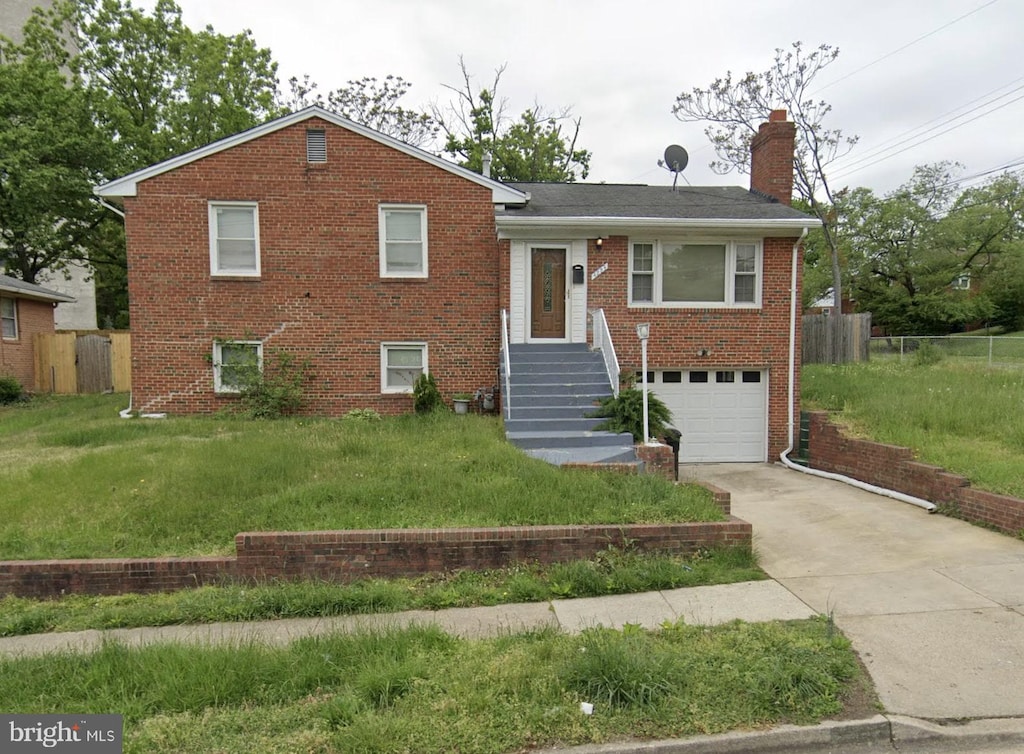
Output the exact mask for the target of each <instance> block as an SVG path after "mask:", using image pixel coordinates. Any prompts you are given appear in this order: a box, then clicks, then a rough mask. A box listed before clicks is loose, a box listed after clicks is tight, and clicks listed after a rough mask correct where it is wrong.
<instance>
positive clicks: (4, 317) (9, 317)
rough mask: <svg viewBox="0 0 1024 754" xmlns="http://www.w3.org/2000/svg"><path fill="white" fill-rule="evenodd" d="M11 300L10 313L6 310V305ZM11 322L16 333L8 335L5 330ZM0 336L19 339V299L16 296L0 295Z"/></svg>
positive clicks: (6, 338)
mask: <svg viewBox="0 0 1024 754" xmlns="http://www.w3.org/2000/svg"><path fill="white" fill-rule="evenodd" d="M8 301H9V302H10V306H11V309H10V313H9V314H8V313H7V312H5V311H4V306H5V305H6V304H7V302H8ZM8 322H10V323H12V324H13V326H14V334H13V335H8V334H7V333H6V332H5V327H4V326H5V325H6V324H7V323H8ZM0 337H3V339H4V340H17V339H18V300H17V299H15V298H8V297H6V296H3V297H0Z"/></svg>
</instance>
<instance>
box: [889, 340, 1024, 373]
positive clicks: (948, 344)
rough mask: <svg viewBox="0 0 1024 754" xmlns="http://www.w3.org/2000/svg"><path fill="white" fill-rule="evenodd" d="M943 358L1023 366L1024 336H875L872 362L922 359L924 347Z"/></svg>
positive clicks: (979, 363)
mask: <svg viewBox="0 0 1024 754" xmlns="http://www.w3.org/2000/svg"><path fill="white" fill-rule="evenodd" d="M922 348H923V349H926V350H932V351H934V353H936V354H938V356H939V357H940V358H943V359H950V360H955V361H962V362H965V363H970V364H978V365H981V366H991V367H994V366H1011V367H1024V336H1020V335H984V336H979V335H941V336H940V335H935V336H933V335H899V336H892V337H887V338H872V339H871V343H870V345H869V353H870V358H871V360H872V361H874V360H879V361H884V360H886V359H892V360H897V361H901V362H902V361H906V360H908V359H915V358H919V354H918V352H919V351H920V350H921V349H922Z"/></svg>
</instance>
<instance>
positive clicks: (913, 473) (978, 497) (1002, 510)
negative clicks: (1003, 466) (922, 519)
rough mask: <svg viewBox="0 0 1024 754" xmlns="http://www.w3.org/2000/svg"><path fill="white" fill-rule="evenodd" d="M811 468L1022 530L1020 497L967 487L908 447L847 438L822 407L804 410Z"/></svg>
mask: <svg viewBox="0 0 1024 754" xmlns="http://www.w3.org/2000/svg"><path fill="white" fill-rule="evenodd" d="M810 420H811V421H810V437H809V461H810V465H811V468H814V469H821V470H822V471H831V472H834V473H837V474H843V475H845V476H849V477H853V478H854V479H859V480H861V481H862V482H868V483H869V484H875V485H878V486H879V487H885V488H887V489H891V490H896V491H898V492H903V493H905V494H907V495H913V496H914V497H919V498H922V499H924V500H929V501H931V502H933V503H935V504H936V505H939V506H943V507H945V506H949V507H950V508H951V512H953V513H955V515H957V516H960V517H963V518H965V519H967V520H968V521H973V522H975V523H981V524H987V525H989V526H993V527H995V528H996V529H999V530H1000V531H1004V532H1006V533H1008V534H1017V533H1018V532H1020V531H1022V530H1024V500H1020V499H1018V498H1015V497H1010V496H1008V495H999V494H996V493H994V492H986V491H984V490H978V489H974V488H973V487H971V483H970V481H969V480H968V479H966V478H965V477H962V476H960V475H958V474H953V473H950V472H948V471H946V470H945V469H943V468H940V467H939V466H932V465H930V464H927V463H921V462H919V461H915V460H914V453H913V451H911V450H910V448H904V447H900V446H897V445H885V444H883V443H878V442H871V441H870V440H859V439H855V438H851V437H847V436H846V435H844V434H843V432H842V430H840V428H839V427H838V426H836V425H835V424H833V423H832V422H830V421H829V416H828V414H827V413H826V412H824V411H814V412H812V413H811V414H810Z"/></svg>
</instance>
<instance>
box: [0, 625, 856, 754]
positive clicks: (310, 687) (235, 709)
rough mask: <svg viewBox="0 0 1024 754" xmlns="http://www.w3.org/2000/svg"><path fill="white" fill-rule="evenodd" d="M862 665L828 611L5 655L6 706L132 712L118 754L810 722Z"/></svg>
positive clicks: (448, 744) (508, 745) (505, 740)
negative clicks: (586, 710) (712, 623)
mask: <svg viewBox="0 0 1024 754" xmlns="http://www.w3.org/2000/svg"><path fill="white" fill-rule="evenodd" d="M857 674H858V668H857V663H856V660H855V657H854V655H853V652H852V650H851V649H850V646H849V642H848V641H847V640H846V639H844V638H843V637H842V636H840V635H839V634H837V633H835V631H834V630H833V627H832V625H831V624H830V623H829V622H828V621H827V620H826V619H824V618H819V619H812V620H808V621H799V622H792V623H765V624H744V623H740V622H734V623H730V624H726V625H723V626H718V627H713V628H708V627H696V626H687V625H684V624H681V623H679V624H671V625H666V626H664V627H663V628H662V629H661V630H660V631H657V632H647V631H644V630H642V629H639V628H637V627H634V626H626V627H625V629H624V630H623V631H613V630H609V629H600V628H596V629H590V630H587V631H585V632H584V633H583V634H581V635H575V636H570V635H564V634H561V633H560V632H558V631H555V630H541V631H536V632H532V633H525V634H517V635H506V636H502V637H499V638H496V639H489V640H477V641H470V640H463V639H458V638H455V637H452V636H449V635H447V634H445V633H443V632H441V631H440V630H439V629H436V628H433V627H413V628H408V629H402V630H398V629H395V630H390V631H389V630H378V631H376V632H368V633H362V634H347V635H334V636H330V637H318V638H308V639H301V640H298V641H296V642H294V643H293V644H291V645H289V646H288V647H284V648H271V647H268V646H265V645H259V644H250V645H240V646H233V647H203V648H197V647H192V646H188V647H186V646H181V645H173V644H169V645H155V646H150V647H145V648H126V647H124V646H122V645H117V644H108V645H106V646H104V647H103V648H102V649H101V650H99V651H98V652H96V653H94V654H91V655H73V654H69V655H51V656H48V657H45V658H36V659H20V660H7V661H0V698H2V699H4V706H5V711H7V712H21V713H38V714H41V713H58V712H66V711H67V710H75V711H78V712H83V713H100V712H102V713H110V712H117V713H120V714H123V715H124V716H125V728H126V745H125V747H124V751H125V752H126V754H136V753H141V752H145V753H146V754H149V753H151V752H186V751H187V752H189V753H190V754H202V753H203V752H219V753H220V754H234V753H238V754H250V753H251V752H253V751H259V752H261V754H276V753H280V754H285V753H288V754H291V753H292V752H296V751H303V752H323V753H325V754H326V753H327V752H342V751H346V752H348V751H358V752H361V754H385V753H388V752H396V753H397V752H417V754H432V753H433V752H449V751H459V752H462V753H463V754H487V753H493V754H499V753H501V752H512V751H521V750H523V749H524V748H529V747H539V746H553V745H572V744H582V743H591V742H592V743H598V742H607V741H612V740H623V739H626V738H634V737H636V738H664V737H675V736H683V735H690V734H697V733H716V732H721V731H726V730H730V729H734V728H756V727H760V726H765V725H768V724H772V723H778V722H795V723H811V722H815V721H818V720H820V719H822V718H823V717H826V716H831V715H836V714H837V713H839V712H840V711H841V709H842V697H843V694H844V691H845V690H846V689H848V688H850V686H851V685H852V684H853V683H854V682H855V679H856V677H857ZM584 701H586V702H590V703H592V704H593V705H594V710H593V714H592V715H585V714H583V713H582V711H581V709H580V702H584Z"/></svg>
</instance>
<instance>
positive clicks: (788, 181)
mask: <svg viewBox="0 0 1024 754" xmlns="http://www.w3.org/2000/svg"><path fill="white" fill-rule="evenodd" d="M795 140H796V124H795V123H793V122H791V121H787V120H786V111H785V110H773V111H772V113H771V115H770V116H769V118H768V122H767V123H762V124H761V126H760V128H759V129H758V132H757V133H756V134H755V135H754V138H753V139H752V140H751V142H750V188H752V189H754V190H755V191H760V192H761V193H764V194H768V196H774V197H775V198H776V199H778V200H779V201H780V202H781V203H782V204H786V205H789V204H791V203H792V201H793V145H794V142H795Z"/></svg>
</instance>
